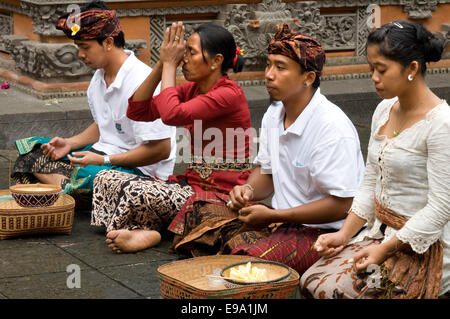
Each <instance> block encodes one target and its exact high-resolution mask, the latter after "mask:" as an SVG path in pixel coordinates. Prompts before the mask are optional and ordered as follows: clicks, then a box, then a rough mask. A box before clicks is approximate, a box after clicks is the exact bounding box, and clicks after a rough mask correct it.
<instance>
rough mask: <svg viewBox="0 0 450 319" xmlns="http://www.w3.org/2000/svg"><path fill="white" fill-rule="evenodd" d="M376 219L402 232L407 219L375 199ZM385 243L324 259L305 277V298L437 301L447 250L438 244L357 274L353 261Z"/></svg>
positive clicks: (367, 243) (399, 254)
mask: <svg viewBox="0 0 450 319" xmlns="http://www.w3.org/2000/svg"><path fill="white" fill-rule="evenodd" d="M375 208H376V217H377V219H378V220H380V221H381V222H382V223H383V224H384V225H386V226H388V227H392V228H394V229H397V230H398V229H401V228H402V227H403V226H404V224H405V223H406V221H407V219H406V218H405V217H403V216H401V215H399V214H397V213H395V212H394V211H392V210H390V209H388V208H386V207H384V206H382V205H381V204H380V203H379V202H378V201H377V200H376V199H375ZM380 242H381V240H374V239H372V240H369V239H367V240H363V241H358V242H355V243H353V244H350V245H347V246H346V248H345V249H344V250H343V251H342V252H340V253H339V254H338V255H336V256H334V257H332V258H328V259H326V258H321V259H320V260H319V261H318V262H317V263H316V264H314V265H313V266H312V267H311V268H310V269H309V270H308V271H307V272H306V273H305V274H304V276H303V277H302V278H301V281H300V285H301V287H302V292H303V294H304V295H305V296H308V297H313V298H327V299H328V298H336V299H339V298H352V299H353V298H362V299H372V298H380V299H435V298H437V297H438V295H439V288H440V284H441V278H442V264H443V247H442V243H441V241H440V240H438V241H436V242H435V243H434V244H433V245H432V246H431V247H430V248H429V249H428V250H427V251H426V252H425V253H423V254H418V253H415V252H414V251H413V250H408V249H405V250H398V251H396V252H395V253H394V254H392V255H391V256H389V257H388V258H387V259H386V260H385V261H384V262H383V263H382V264H381V265H370V266H369V267H367V269H366V270H363V271H361V272H360V273H357V272H356V271H355V269H354V263H353V261H352V259H353V257H354V255H355V254H356V253H358V252H359V251H361V250H362V249H363V248H366V247H369V246H371V245H376V244H379V243H380Z"/></svg>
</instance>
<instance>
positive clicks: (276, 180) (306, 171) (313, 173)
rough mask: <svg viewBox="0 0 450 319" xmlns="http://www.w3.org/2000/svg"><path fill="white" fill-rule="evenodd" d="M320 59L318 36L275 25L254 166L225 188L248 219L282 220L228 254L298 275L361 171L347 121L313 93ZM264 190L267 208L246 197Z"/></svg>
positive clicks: (336, 223) (338, 219)
mask: <svg viewBox="0 0 450 319" xmlns="http://www.w3.org/2000/svg"><path fill="white" fill-rule="evenodd" d="M324 63H325V53H324V51H323V49H322V47H321V45H320V43H318V42H317V41H316V40H315V39H313V38H310V37H308V36H306V35H303V34H301V33H299V32H295V31H292V30H289V27H288V26H287V25H286V24H282V25H281V26H280V27H279V30H278V32H277V33H276V35H275V38H274V39H273V40H272V41H271V43H270V45H269V56H268V58H267V65H266V71H265V77H266V86H267V90H268V92H269V94H270V96H271V98H272V99H273V100H274V102H273V103H272V104H271V105H270V107H269V109H268V110H267V112H266V113H265V115H264V117H263V120H262V127H261V136H260V147H259V151H258V156H257V157H256V159H255V163H256V164H258V165H259V167H257V168H256V169H255V170H254V171H253V172H252V174H251V175H250V177H249V178H248V180H247V184H245V185H242V186H235V187H234V189H233V190H232V191H231V192H230V197H231V200H230V202H229V207H230V208H231V209H233V210H238V211H239V220H241V221H242V222H244V223H245V224H247V225H248V226H251V227H255V226H256V227H258V226H267V225H269V224H272V223H283V224H282V225H281V226H280V227H279V228H278V229H277V230H276V231H275V232H274V233H272V235H270V236H269V237H267V238H263V239H260V240H259V241H257V243H256V244H243V245H240V246H238V247H236V248H235V249H233V251H232V254H247V255H252V256H256V257H260V258H264V259H268V260H273V261H278V262H282V263H286V264H287V265H289V266H291V267H292V268H294V269H296V270H297V271H298V272H299V273H300V274H301V273H303V272H304V271H306V269H308V268H309V266H311V265H312V264H313V263H314V262H315V261H317V260H318V259H319V256H318V254H317V253H316V252H315V251H314V250H313V249H312V246H313V243H314V242H315V240H316V239H317V237H318V236H319V235H320V234H321V233H324V232H329V231H335V230H338V229H339V228H340V227H341V226H342V223H343V219H344V218H345V217H346V214H347V211H348V209H349V208H350V206H351V203H352V200H353V197H354V196H355V195H356V193H357V191H358V189H359V187H360V184H361V182H362V179H363V174H364V162H363V157H362V154H361V150H360V143H359V138H358V134H357V131H356V129H355V127H354V126H353V124H352V123H351V121H350V120H349V119H348V117H347V116H346V115H345V114H344V112H343V111H342V110H341V109H339V108H338V107H337V106H336V105H334V104H333V103H331V102H330V101H328V100H327V99H326V97H325V96H323V95H322V94H321V93H320V88H319V85H320V80H319V76H320V75H321V72H322V68H323V65H324ZM272 193H273V198H272V208H270V207H267V206H265V205H259V204H256V205H253V204H250V201H260V200H264V199H265V198H267V197H269V196H270V195H271V194H272Z"/></svg>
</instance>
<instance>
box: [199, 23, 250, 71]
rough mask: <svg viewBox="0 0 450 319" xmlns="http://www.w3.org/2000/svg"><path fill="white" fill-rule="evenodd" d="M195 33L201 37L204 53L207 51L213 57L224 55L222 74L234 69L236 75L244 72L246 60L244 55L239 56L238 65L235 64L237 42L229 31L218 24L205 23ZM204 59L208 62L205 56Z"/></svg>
mask: <svg viewBox="0 0 450 319" xmlns="http://www.w3.org/2000/svg"><path fill="white" fill-rule="evenodd" d="M194 32H196V33H198V35H199V36H200V44H201V46H202V51H203V50H204V51H206V52H207V53H208V55H209V56H211V57H214V56H216V55H217V54H222V55H223V62H222V70H221V71H222V74H226V73H227V71H228V69H233V72H234V73H237V72H241V71H242V68H243V66H244V59H243V57H242V55H239V54H238V55H237V60H236V63H234V60H235V58H236V50H237V48H236V42H235V41H234V38H233V35H232V34H231V33H230V32H229V31H228V30H227V29H225V28H223V27H221V26H219V25H217V24H213V23H205V24H201V25H200V26H198V27H197V28H196V29H195V30H194ZM202 54H203V52H202ZM203 59H204V60H205V61H206V59H205V56H204V55H203Z"/></svg>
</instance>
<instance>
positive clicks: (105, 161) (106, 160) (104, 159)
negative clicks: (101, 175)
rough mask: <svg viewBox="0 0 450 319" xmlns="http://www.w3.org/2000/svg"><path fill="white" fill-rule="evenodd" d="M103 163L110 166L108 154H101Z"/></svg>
mask: <svg viewBox="0 0 450 319" xmlns="http://www.w3.org/2000/svg"><path fill="white" fill-rule="evenodd" d="M103 165H105V166H111V160H110V159H109V155H105V156H103Z"/></svg>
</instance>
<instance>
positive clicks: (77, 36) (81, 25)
mask: <svg viewBox="0 0 450 319" xmlns="http://www.w3.org/2000/svg"><path fill="white" fill-rule="evenodd" d="M77 22H78V23H77ZM56 28H57V29H59V30H62V31H63V32H64V33H65V34H66V35H67V37H69V38H71V39H74V40H93V39H105V38H107V37H115V36H116V35H118V34H119V33H120V31H122V28H121V27H120V23H119V19H118V18H117V16H116V11H115V10H101V9H92V10H88V11H84V12H81V13H79V14H74V15H72V13H66V14H65V15H63V16H61V17H60V18H59V19H58V21H57V22H56Z"/></svg>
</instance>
